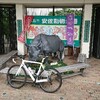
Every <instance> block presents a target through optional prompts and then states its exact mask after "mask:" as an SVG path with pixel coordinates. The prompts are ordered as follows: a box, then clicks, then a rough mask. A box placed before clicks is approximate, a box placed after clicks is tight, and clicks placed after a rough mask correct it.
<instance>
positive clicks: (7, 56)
mask: <svg viewBox="0 0 100 100" xmlns="http://www.w3.org/2000/svg"><path fill="white" fill-rule="evenodd" d="M15 54H17V50H13V51H11V52H9V53H8V54H5V55H3V56H1V58H0V70H1V69H3V68H5V67H6V62H7V61H8V60H10V58H11V57H12V56H14V55H15Z"/></svg>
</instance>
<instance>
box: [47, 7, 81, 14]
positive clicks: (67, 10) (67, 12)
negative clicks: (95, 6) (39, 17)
mask: <svg viewBox="0 0 100 100" xmlns="http://www.w3.org/2000/svg"><path fill="white" fill-rule="evenodd" d="M71 13H73V14H74V15H75V16H81V15H82V10H81V9H80V10H78V9H74V8H73V9H72V8H62V10H56V11H55V12H54V15H55V16H66V15H67V14H71ZM48 15H49V16H52V15H53V12H50V13H49V14H48Z"/></svg>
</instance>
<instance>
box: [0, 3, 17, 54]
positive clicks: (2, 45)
mask: <svg viewBox="0 0 100 100" xmlns="http://www.w3.org/2000/svg"><path fill="white" fill-rule="evenodd" d="M16 45H17V37H16V12H15V6H14V5H0V54H5V53H8V52H10V51H11V50H16Z"/></svg>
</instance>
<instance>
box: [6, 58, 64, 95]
mask: <svg viewBox="0 0 100 100" xmlns="http://www.w3.org/2000/svg"><path fill="white" fill-rule="evenodd" d="M21 59H22V62H21V65H13V66H11V67H10V68H9V70H8V72H7V81H8V83H9V84H10V86H11V87H13V88H16V89H19V88H21V87H23V86H24V85H25V83H26V82H30V79H31V82H33V83H34V84H37V83H38V85H39V86H40V88H41V89H42V90H43V91H45V92H48V93H53V92H56V91H57V90H58V89H60V87H61V85H62V77H61V75H60V73H59V72H58V71H57V70H56V69H54V68H51V67H48V66H45V62H46V60H47V59H48V57H45V58H43V59H42V62H36V61H29V60H24V59H23V58H21ZM30 64H38V65H39V68H38V69H36V70H33V69H32V68H31V67H30V66H28V65H30Z"/></svg>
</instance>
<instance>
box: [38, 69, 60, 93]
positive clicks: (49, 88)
mask: <svg viewBox="0 0 100 100" xmlns="http://www.w3.org/2000/svg"><path fill="white" fill-rule="evenodd" d="M44 71H46V72H47V73H48V77H47V76H46V77H45V76H43V74H44ZM44 71H42V72H41V73H40V76H39V79H44V78H48V82H42V83H40V84H39V85H40V88H41V89H42V90H43V91H45V92H47V93H54V92H56V91H57V90H58V89H60V87H61V85H62V77H61V75H60V73H59V72H58V71H57V70H56V69H54V68H49V69H47V70H44ZM49 74H50V75H49Z"/></svg>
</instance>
